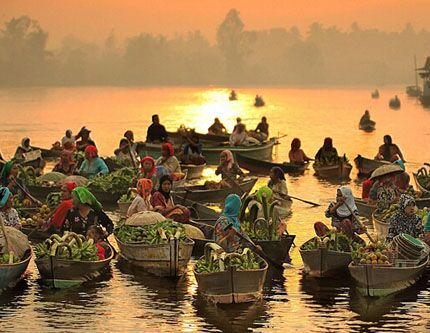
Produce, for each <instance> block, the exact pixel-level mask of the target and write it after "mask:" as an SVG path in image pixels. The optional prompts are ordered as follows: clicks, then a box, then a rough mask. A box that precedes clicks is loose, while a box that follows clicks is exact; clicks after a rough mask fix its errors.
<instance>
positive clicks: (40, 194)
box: [27, 185, 61, 201]
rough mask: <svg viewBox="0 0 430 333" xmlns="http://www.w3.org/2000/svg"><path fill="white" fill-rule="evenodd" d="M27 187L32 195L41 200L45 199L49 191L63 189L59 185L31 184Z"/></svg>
mask: <svg viewBox="0 0 430 333" xmlns="http://www.w3.org/2000/svg"><path fill="white" fill-rule="evenodd" d="M27 189H28V191H29V192H30V194H31V195H32V196H34V197H35V198H36V199H38V200H40V201H45V199H46V197H47V196H48V194H49V193H52V192H60V191H61V187H59V186H36V185H29V186H27Z"/></svg>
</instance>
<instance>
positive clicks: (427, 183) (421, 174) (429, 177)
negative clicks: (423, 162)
mask: <svg viewBox="0 0 430 333" xmlns="http://www.w3.org/2000/svg"><path fill="white" fill-rule="evenodd" d="M417 179H418V183H420V185H421V186H422V187H424V188H425V189H426V190H428V191H430V174H429V172H428V171H427V169H426V168H425V167H422V168H421V169H419V170H418V171H417Z"/></svg>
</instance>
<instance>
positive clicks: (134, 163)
mask: <svg viewBox="0 0 430 333" xmlns="http://www.w3.org/2000/svg"><path fill="white" fill-rule="evenodd" d="M127 141H128V154H129V155H130V159H131V164H132V165H133V168H135V169H137V165H136V161H135V159H134V156H133V154H132V152H131V142H130V140H129V139H127Z"/></svg>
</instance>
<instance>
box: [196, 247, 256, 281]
mask: <svg viewBox="0 0 430 333" xmlns="http://www.w3.org/2000/svg"><path fill="white" fill-rule="evenodd" d="M231 267H234V268H236V270H238V271H245V270H252V269H259V268H260V264H259V263H258V261H257V258H256V257H255V255H254V253H252V251H251V250H250V249H249V248H245V249H243V252H242V253H235V252H234V253H226V252H224V250H223V249H222V247H220V246H219V245H217V244H215V243H207V244H206V245H205V252H204V255H203V257H201V258H200V259H199V260H198V261H197V263H196V266H195V272H196V273H200V274H201V273H214V272H222V271H225V270H228V269H230V268H231Z"/></svg>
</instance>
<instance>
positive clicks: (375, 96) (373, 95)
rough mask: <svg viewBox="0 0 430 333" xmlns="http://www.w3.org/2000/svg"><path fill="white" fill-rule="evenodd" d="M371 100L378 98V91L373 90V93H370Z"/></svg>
mask: <svg viewBox="0 0 430 333" xmlns="http://www.w3.org/2000/svg"><path fill="white" fill-rule="evenodd" d="M372 98H379V90H378V89H375V91H372Z"/></svg>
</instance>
